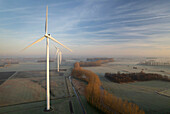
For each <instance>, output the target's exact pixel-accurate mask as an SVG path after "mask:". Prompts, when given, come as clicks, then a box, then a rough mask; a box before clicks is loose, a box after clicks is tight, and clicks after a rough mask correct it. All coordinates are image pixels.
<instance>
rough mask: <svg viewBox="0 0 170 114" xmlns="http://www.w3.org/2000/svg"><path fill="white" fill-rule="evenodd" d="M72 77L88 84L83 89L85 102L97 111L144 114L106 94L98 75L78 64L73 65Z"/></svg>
mask: <svg viewBox="0 0 170 114" xmlns="http://www.w3.org/2000/svg"><path fill="white" fill-rule="evenodd" d="M71 75H72V76H74V77H76V78H79V79H81V80H84V81H86V82H88V85H87V86H86V88H85V97H86V99H87V101H88V102H89V103H90V104H92V105H93V106H95V107H96V108H97V109H99V110H101V111H103V112H104V113H107V114H115V113H120V114H144V113H145V112H144V111H143V110H141V109H139V107H138V106H137V105H136V104H134V103H131V102H128V101H127V100H122V99H121V98H118V97H116V96H115V95H113V94H110V93H108V92H107V91H106V90H105V89H104V88H103V87H102V83H101V82H100V79H99V77H98V75H96V74H95V73H93V72H92V71H89V70H85V69H83V68H81V67H80V64H79V62H76V63H75V64H74V69H73V70H72V74H71Z"/></svg>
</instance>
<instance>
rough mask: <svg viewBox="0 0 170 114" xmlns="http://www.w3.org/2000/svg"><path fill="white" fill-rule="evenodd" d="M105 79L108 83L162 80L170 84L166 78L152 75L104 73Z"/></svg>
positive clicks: (141, 73)
mask: <svg viewBox="0 0 170 114" xmlns="http://www.w3.org/2000/svg"><path fill="white" fill-rule="evenodd" d="M105 77H106V78H107V79H109V80H110V81H113V82H117V83H127V82H134V81H150V80H162V81H168V82H170V79H169V78H168V76H162V75H160V74H154V73H144V72H140V73H126V74H125V73H119V72H118V73H117V74H116V73H113V74H112V73H105Z"/></svg>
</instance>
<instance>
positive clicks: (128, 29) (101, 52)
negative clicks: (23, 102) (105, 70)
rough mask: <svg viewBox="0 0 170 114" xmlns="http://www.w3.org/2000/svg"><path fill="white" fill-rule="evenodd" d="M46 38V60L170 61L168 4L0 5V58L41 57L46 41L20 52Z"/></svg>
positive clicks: (52, 1)
mask: <svg viewBox="0 0 170 114" xmlns="http://www.w3.org/2000/svg"><path fill="white" fill-rule="evenodd" d="M47 5H48V33H50V34H51V35H52V36H53V37H54V38H55V39H57V40H58V41H60V42H61V43H63V44H64V45H66V46H67V47H69V48H71V49H72V50H73V52H72V53H70V52H69V51H67V50H66V49H64V48H63V47H61V46H59V45H58V44H57V43H55V42H53V41H51V40H50V55H51V56H53V55H54V54H55V52H56V50H55V48H54V46H53V45H56V46H57V47H59V48H60V49H61V50H62V52H63V54H64V55H65V56H105V57H107V56H113V57H114V56H161V57H170V7H169V6H170V1H169V0H67V1H66V0H48V1H47V0H0V34H1V36H0V57H8V56H9V57H14V56H17V57H35V56H45V53H46V40H45V39H44V40H42V41H41V42H39V43H37V44H35V45H33V46H32V47H30V48H28V49H27V50H25V51H24V52H21V50H22V49H23V48H25V47H26V46H28V45H29V44H31V43H32V42H34V41H36V40H37V39H39V38H41V37H42V36H43V35H44V34H45V12H46V6H47Z"/></svg>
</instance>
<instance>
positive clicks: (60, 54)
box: [55, 46, 62, 72]
mask: <svg viewBox="0 0 170 114" xmlns="http://www.w3.org/2000/svg"><path fill="white" fill-rule="evenodd" d="M55 48H56V49H57V51H56V55H57V71H58V72H59V69H60V68H59V65H60V64H61V61H62V52H61V51H60V49H59V48H57V47H56V46H55Z"/></svg>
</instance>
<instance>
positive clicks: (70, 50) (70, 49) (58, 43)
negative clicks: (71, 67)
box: [48, 36, 72, 52]
mask: <svg viewBox="0 0 170 114" xmlns="http://www.w3.org/2000/svg"><path fill="white" fill-rule="evenodd" d="M48 37H49V38H50V39H51V40H53V41H54V42H57V43H58V44H60V45H61V46H63V47H64V48H66V49H68V50H69V51H71V52H72V50H71V49H70V48H68V47H66V46H65V45H63V44H62V43H60V42H59V41H57V40H56V39H55V38H53V37H51V36H48Z"/></svg>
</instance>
